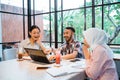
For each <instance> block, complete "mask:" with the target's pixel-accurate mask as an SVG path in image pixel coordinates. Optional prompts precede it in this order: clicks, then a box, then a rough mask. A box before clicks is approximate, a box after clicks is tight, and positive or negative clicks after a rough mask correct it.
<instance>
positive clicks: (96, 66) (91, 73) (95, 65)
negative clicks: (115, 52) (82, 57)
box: [85, 48, 107, 80]
mask: <svg viewBox="0 0 120 80" xmlns="http://www.w3.org/2000/svg"><path fill="white" fill-rule="evenodd" d="M105 54H106V53H105V51H104V50H102V49H101V48H97V49H96V50H95V51H94V52H93V53H92V55H91V59H90V60H87V61H86V65H87V66H86V69H85V71H86V74H87V76H88V77H90V78H92V79H94V80H95V79H96V78H97V77H99V75H100V74H101V73H102V71H103V65H104V63H105V62H106V60H107V59H106V57H105V56H106V55H105Z"/></svg>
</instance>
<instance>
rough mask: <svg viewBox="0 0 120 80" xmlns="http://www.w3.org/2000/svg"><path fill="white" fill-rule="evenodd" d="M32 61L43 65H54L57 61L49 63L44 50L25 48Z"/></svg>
mask: <svg viewBox="0 0 120 80" xmlns="http://www.w3.org/2000/svg"><path fill="white" fill-rule="evenodd" d="M24 49H25V51H26V52H27V53H28V55H29V56H30V57H31V59H32V60H34V61H38V62H42V63H48V64H50V63H54V62H55V61H49V60H48V58H47V56H46V54H45V53H44V52H43V51H42V50H38V49H31V48H24Z"/></svg>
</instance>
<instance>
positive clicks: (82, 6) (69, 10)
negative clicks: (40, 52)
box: [34, 0, 120, 46]
mask: <svg viewBox="0 0 120 80" xmlns="http://www.w3.org/2000/svg"><path fill="white" fill-rule="evenodd" d="M40 1H41V3H42V5H39V4H40ZM102 1H103V2H102ZM34 3H35V9H36V10H35V11H38V13H35V14H34V15H35V16H36V17H35V18H37V16H38V15H39V16H40V15H41V16H42V17H43V19H42V20H43V27H44V28H43V31H44V34H43V39H42V40H43V42H45V43H46V42H48V43H49V42H50V44H54V43H55V44H57V45H59V43H60V44H61V43H63V42H64V38H63V31H64V28H65V27H67V26H72V27H74V28H75V29H76V33H75V39H76V40H79V41H81V42H82V40H83V37H82V32H83V31H84V30H86V29H88V28H91V27H97V28H100V29H103V30H105V31H106V32H107V33H108V35H109V36H110V38H109V43H108V44H112V45H120V39H119V37H120V34H118V33H119V30H120V25H119V22H120V20H119V19H120V14H119V13H120V9H119V8H120V4H119V3H120V1H119V0H109V1H108V0H49V1H46V0H44V1H43V0H35V2H34ZM36 3H37V4H36ZM46 4H47V5H46ZM45 5H46V7H45ZM37 6H39V8H38V9H37ZM43 6H44V8H43ZM41 9H42V10H41ZM40 11H42V12H40ZM35 20H36V21H37V19H35ZM45 22H46V23H45ZM39 24H42V23H39ZM46 28H47V29H46ZM56 29H57V33H56V31H55V30H56ZM55 34H57V35H55ZM46 35H47V38H46ZM55 40H57V41H55ZM52 46H54V45H52Z"/></svg>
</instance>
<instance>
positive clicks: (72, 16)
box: [63, 9, 84, 41]
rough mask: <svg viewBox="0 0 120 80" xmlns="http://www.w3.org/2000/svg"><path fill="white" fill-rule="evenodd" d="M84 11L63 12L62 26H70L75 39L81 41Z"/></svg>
mask: <svg viewBox="0 0 120 80" xmlns="http://www.w3.org/2000/svg"><path fill="white" fill-rule="evenodd" d="M83 14H84V10H83V9H80V10H71V11H64V12H63V26H64V27H68V26H72V27H74V28H75V30H76V32H75V39H76V40H79V41H82V38H81V36H82V31H83V28H84V16H83Z"/></svg>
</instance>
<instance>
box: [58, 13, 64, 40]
mask: <svg viewBox="0 0 120 80" xmlns="http://www.w3.org/2000/svg"><path fill="white" fill-rule="evenodd" d="M57 21H58V22H57V24H58V42H61V38H62V37H63V35H62V33H61V31H62V26H61V22H62V17H61V12H59V13H58V20H57Z"/></svg>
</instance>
